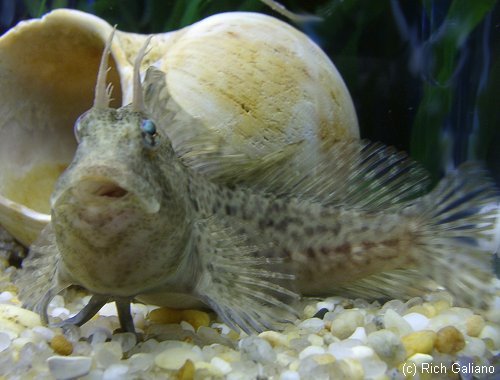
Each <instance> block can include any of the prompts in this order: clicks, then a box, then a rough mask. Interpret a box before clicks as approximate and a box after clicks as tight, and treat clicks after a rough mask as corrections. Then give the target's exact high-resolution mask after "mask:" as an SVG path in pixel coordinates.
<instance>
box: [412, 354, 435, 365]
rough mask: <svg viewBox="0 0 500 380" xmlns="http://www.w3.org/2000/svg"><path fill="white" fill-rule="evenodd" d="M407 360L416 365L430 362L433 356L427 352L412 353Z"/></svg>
mask: <svg viewBox="0 0 500 380" xmlns="http://www.w3.org/2000/svg"><path fill="white" fill-rule="evenodd" d="M408 360H409V361H411V362H413V363H415V364H416V365H417V366H421V365H422V364H423V363H432V361H433V360H434V358H433V357H432V356H431V355H427V354H420V353H418V354H414V355H412V356H410V357H409V358H408Z"/></svg>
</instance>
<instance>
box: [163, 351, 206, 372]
mask: <svg viewBox="0 0 500 380" xmlns="http://www.w3.org/2000/svg"><path fill="white" fill-rule="evenodd" d="M202 359H203V358H202V356H201V354H200V351H197V350H193V349H192V348H187V347H178V348H175V347H173V348H170V349H167V350H165V351H163V352H161V353H159V354H158V355H156V357H155V364H156V365H157V366H158V367H160V368H163V369H174V370H177V369H180V368H181V367H182V366H183V365H184V363H185V362H186V360H191V361H193V362H198V361H201V360H202Z"/></svg>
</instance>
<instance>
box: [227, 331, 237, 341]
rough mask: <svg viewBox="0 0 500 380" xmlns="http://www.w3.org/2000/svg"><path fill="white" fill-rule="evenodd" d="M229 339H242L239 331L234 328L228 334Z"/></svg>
mask: <svg viewBox="0 0 500 380" xmlns="http://www.w3.org/2000/svg"><path fill="white" fill-rule="evenodd" d="M226 336H227V337H228V338H229V339H231V340H238V339H240V334H239V333H237V332H236V331H234V330H231V331H229V333H228V334H227V335H226Z"/></svg>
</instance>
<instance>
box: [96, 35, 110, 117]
mask: <svg viewBox="0 0 500 380" xmlns="http://www.w3.org/2000/svg"><path fill="white" fill-rule="evenodd" d="M115 30H116V26H115V27H114V28H113V31H112V32H111V34H110V35H109V38H108V40H107V41H106V45H105V46H104V51H103V52H102V56H101V63H100V64H99V72H98V73H97V83H96V86H95V94H94V106H93V108H101V109H103V108H108V107H109V102H110V101H111V91H112V90H113V87H112V86H111V84H110V85H107V83H106V78H107V76H108V71H109V67H108V59H109V54H110V52H111V43H112V42H113V37H114V35H115Z"/></svg>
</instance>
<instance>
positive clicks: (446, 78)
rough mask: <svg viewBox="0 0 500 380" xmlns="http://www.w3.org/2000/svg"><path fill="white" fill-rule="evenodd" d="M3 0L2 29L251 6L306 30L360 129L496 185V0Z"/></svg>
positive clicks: (180, 21) (169, 25) (438, 170)
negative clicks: (474, 171) (33, 22)
mask: <svg viewBox="0 0 500 380" xmlns="http://www.w3.org/2000/svg"><path fill="white" fill-rule="evenodd" d="M281 3H282V4H283V5H285V6H286V7H287V9H289V10H291V11H293V12H295V13H296V14H300V15H309V16H317V17H303V18H302V19H301V20H300V21H298V22H293V21H290V20H287V19H285V18H284V17H282V16H281V15H280V14H278V13H276V12H275V11H273V10H272V9H271V8H269V7H268V6H266V5H265V4H263V3H262V2H260V1H258V0H187V1H186V0H179V1H174V0H170V1H169V0H142V1H136V0H52V1H50V0H46V1H44V0H33V1H29V0H24V1H23V0H0V31H1V32H2V33H3V32H5V31H6V30H7V29H8V28H10V27H11V26H13V25H15V24H16V23H17V22H18V21H20V20H23V19H27V18H33V17H40V16H41V15H43V14H45V13H47V12H48V11H50V10H51V9H55V8H60V7H65V8H75V9H80V10H83V11H86V12H89V13H93V14H95V15H97V16H99V17H102V18H103V19H105V20H107V21H108V22H109V23H110V24H117V25H118V28H119V29H121V30H124V31H131V32H140V33H158V32H165V31H169V30H174V29H179V28H181V27H183V26H186V25H189V24H192V23H194V22H196V21H198V20H200V19H202V18H204V17H207V16H209V15H212V14H215V13H220V12H227V11H255V12H261V13H266V14H270V15H273V16H275V17H278V18H280V19H282V20H284V21H287V22H289V23H291V24H293V25H294V26H295V27H297V28H299V29H301V30H302V31H303V32H305V33H306V34H308V35H309V36H310V37H311V38H312V39H313V40H314V41H316V42H317V43H318V44H319V45H320V46H321V47H322V48H323V50H324V51H325V52H326V53H327V54H328V55H329V56H330V58H331V59H332V61H333V62H334V63H335V65H336V66H337V68H338V70H339V71H340V73H341V74H342V76H343V78H344V80H345V81H346V83H347V86H348V88H349V90H350V92H351V95H352V97H353V100H354V103H355V106H356V110H357V114H358V118H359V123H360V129H361V135H362V137H364V138H368V139H370V140H376V141H381V142H383V143H385V144H389V145H394V146H396V147H397V148H399V149H402V150H406V151H407V152H409V153H410V154H411V156H412V157H414V158H415V159H417V160H418V161H420V162H421V163H422V164H423V165H424V166H425V167H426V168H427V169H428V170H429V172H430V173H431V175H432V177H433V180H437V179H438V178H440V177H441V176H442V175H443V174H444V173H445V172H446V170H449V169H451V168H453V167H455V166H456V165H458V164H460V163H461V162H463V161H466V160H480V161H483V162H485V163H486V166H487V167H488V169H489V170H490V172H491V173H492V176H493V177H494V178H495V181H496V182H497V184H500V122H499V121H500V120H499V115H500V112H499V108H500V96H499V95H500V93H499V83H500V81H499V79H500V62H499V54H500V39H499V35H500V18H499V10H498V6H497V2H496V1H494V0H420V1H417V0H404V1H403V0H400V1H398V0H377V1H373V0H321V1H308V0H290V1H285V0H283V1H282V2H281Z"/></svg>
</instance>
